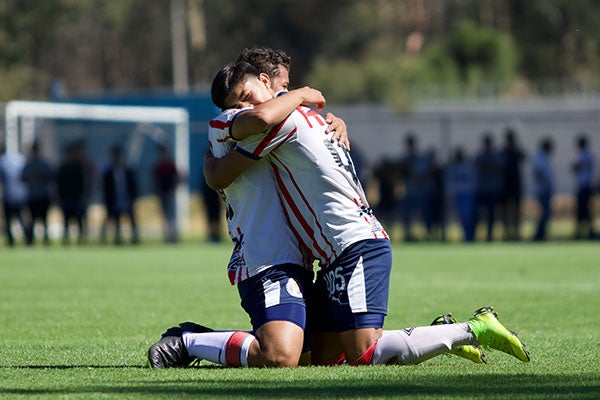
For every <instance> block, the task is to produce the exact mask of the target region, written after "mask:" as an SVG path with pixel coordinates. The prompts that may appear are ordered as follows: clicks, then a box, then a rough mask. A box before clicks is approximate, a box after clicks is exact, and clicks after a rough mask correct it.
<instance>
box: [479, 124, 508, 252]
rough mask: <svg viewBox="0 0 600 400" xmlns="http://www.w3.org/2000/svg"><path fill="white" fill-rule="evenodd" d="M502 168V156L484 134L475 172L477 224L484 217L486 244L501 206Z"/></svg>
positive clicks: (490, 138) (491, 140)
mask: <svg viewBox="0 0 600 400" xmlns="http://www.w3.org/2000/svg"><path fill="white" fill-rule="evenodd" d="M503 168H504V165H503V161H502V156H501V155H500V153H499V152H498V151H496V149H495V148H494V139H493V138H492V135H491V133H488V132H485V133H484V134H483V140H482V148H481V151H480V153H479V154H477V156H476V157H475V169H476V170H477V222H479V221H480V219H481V218H482V215H483V216H484V217H485V220H486V225H487V234H486V240H487V241H488V242H491V241H492V239H493V233H494V223H495V222H496V214H497V212H498V209H499V208H500V206H501V201H500V200H501V197H502V191H503V188H502V186H503V184H504V176H503Z"/></svg>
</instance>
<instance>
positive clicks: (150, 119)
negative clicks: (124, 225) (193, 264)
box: [4, 101, 190, 230]
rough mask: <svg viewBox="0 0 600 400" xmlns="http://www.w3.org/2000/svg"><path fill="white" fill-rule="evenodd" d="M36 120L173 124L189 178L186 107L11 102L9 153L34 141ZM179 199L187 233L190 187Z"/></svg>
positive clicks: (182, 169)
mask: <svg viewBox="0 0 600 400" xmlns="http://www.w3.org/2000/svg"><path fill="white" fill-rule="evenodd" d="M36 118H49V119H62V120H81V121H106V122H124V123H148V124H152V123H158V124H160V123H163V124H173V125H174V126H175V130H174V136H175V137H174V152H175V164H176V166H177V169H178V171H179V173H180V174H181V176H184V177H186V176H188V172H189V161H190V160H189V134H190V122H189V121H190V118H189V113H188V111H187V110H186V109H185V108H180V107H155V106H117V105H93V104H79V103H53V102H42V101H10V102H8V103H7V104H6V107H5V124H6V127H5V138H4V139H5V145H6V152H7V153H16V152H19V150H20V147H21V145H22V144H31V143H32V142H33V140H34V135H35V124H34V120H35V119H36ZM20 144H21V145H20ZM176 196H177V215H178V225H179V226H180V227H181V228H182V229H184V230H185V229H186V228H187V227H188V226H189V205H190V196H189V190H188V189H187V185H184V184H180V185H179V186H178V188H177V194H176Z"/></svg>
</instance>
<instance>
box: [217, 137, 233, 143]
mask: <svg viewBox="0 0 600 400" xmlns="http://www.w3.org/2000/svg"><path fill="white" fill-rule="evenodd" d="M229 140H233V138H232V137H231V136H226V137H224V138H217V143H225V142H227V141H229Z"/></svg>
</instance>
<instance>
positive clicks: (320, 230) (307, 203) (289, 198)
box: [270, 153, 337, 263]
mask: <svg viewBox="0 0 600 400" xmlns="http://www.w3.org/2000/svg"><path fill="white" fill-rule="evenodd" d="M270 155H271V157H273V158H274V159H275V160H277V162H278V163H279V164H281V166H282V167H283V168H284V169H285V171H286V172H287V174H288V176H289V177H290V181H291V183H292V185H293V186H294V188H295V189H296V193H298V195H299V196H300V198H301V199H302V201H303V203H304V205H305V206H306V208H307V209H308V210H309V212H310V214H311V215H312V217H313V220H314V221H315V224H316V225H317V228H318V229H319V234H320V235H321V237H322V238H323V240H324V241H325V243H327V245H328V246H329V248H330V249H331V253H332V254H333V255H334V257H336V258H337V254H336V252H335V249H334V247H333V245H332V244H331V242H330V241H329V239H328V238H327V236H326V235H325V234H324V233H323V228H322V227H321V224H320V223H319V219H318V218H317V216H316V214H315V212H314V210H313V208H312V207H311V205H310V203H309V202H308V200H307V199H306V197H304V194H303V193H302V190H301V189H300V187H299V186H298V184H297V183H296V180H295V179H294V176H293V174H292V173H291V171H290V170H289V169H288V168H287V167H286V166H285V164H284V163H282V162H281V160H280V159H279V158H278V157H277V156H276V155H274V154H273V153H271V154H270ZM271 165H273V164H271ZM273 170H274V171H275V176H276V181H277V184H278V186H279V187H280V189H281V190H282V191H284V190H285V192H286V194H287V197H286V201H287V204H289V205H290V207H291V208H292V209H293V211H294V214H295V215H296V217H297V218H298V221H299V222H301V224H302V226H303V227H304V229H305V230H306V232H307V233H308V234H309V235H310V237H313V238H314V231H313V230H312V229H311V228H310V226H309V225H308V223H307V222H306V220H305V219H304V216H303V215H302V213H301V212H300V210H299V209H298V207H297V206H296V205H295V204H294V202H293V198H292V197H291V195H290V193H289V192H288V191H287V188H286V187H285V185H284V184H283V181H282V180H281V176H280V173H279V171H278V169H277V167H276V166H275V165H273ZM313 244H314V245H315V246H317V243H316V242H314V239H313ZM316 250H317V251H318V252H319V254H321V255H322V256H323V258H325V260H326V262H327V263H329V262H330V261H331V260H330V259H329V257H327V255H326V254H325V253H324V251H323V249H321V248H320V247H318V246H317V248H316Z"/></svg>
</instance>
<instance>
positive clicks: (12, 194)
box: [0, 147, 33, 247]
mask: <svg viewBox="0 0 600 400" xmlns="http://www.w3.org/2000/svg"><path fill="white" fill-rule="evenodd" d="M26 162H27V160H26V159H25V157H24V156H23V155H22V154H18V153H17V154H9V153H7V152H6V149H5V148H4V147H2V148H1V149H0V183H1V184H2V206H3V209H4V225H5V226H4V229H5V231H6V236H7V239H8V245H9V246H11V247H12V246H14V244H15V237H14V234H13V231H12V221H13V219H15V218H16V219H17V220H18V221H19V224H20V225H21V229H22V231H23V236H24V237H25V243H27V244H28V245H30V244H32V243H33V237H32V236H33V234H32V230H31V225H30V223H29V220H28V218H27V215H25V208H26V203H27V186H26V185H25V183H24V182H23V181H22V180H21V174H22V173H23V168H24V167H25V164H26Z"/></svg>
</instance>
